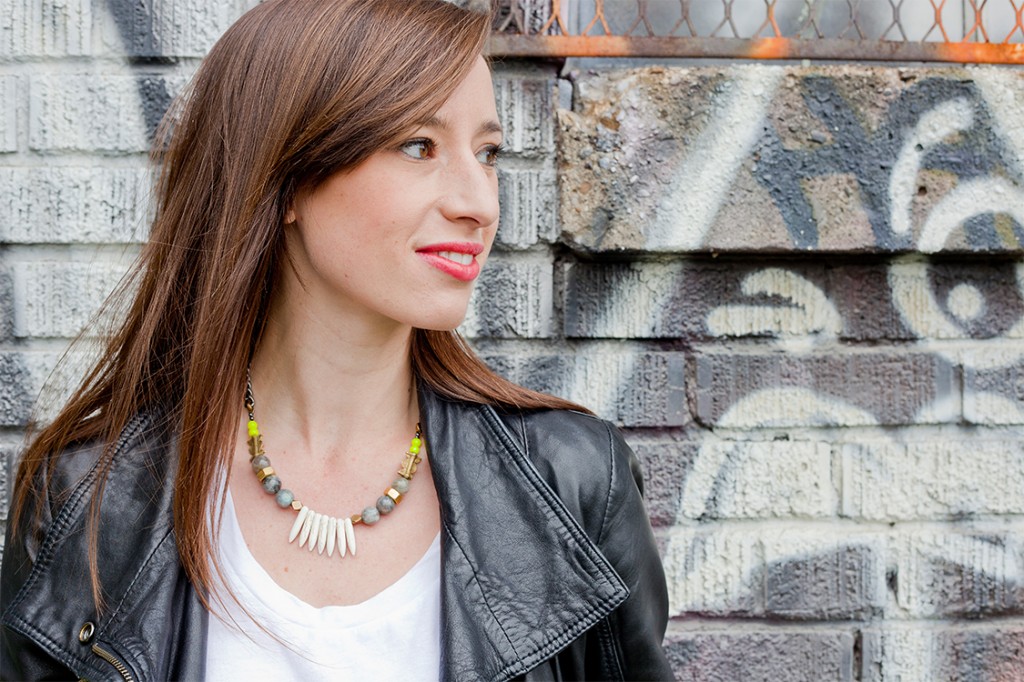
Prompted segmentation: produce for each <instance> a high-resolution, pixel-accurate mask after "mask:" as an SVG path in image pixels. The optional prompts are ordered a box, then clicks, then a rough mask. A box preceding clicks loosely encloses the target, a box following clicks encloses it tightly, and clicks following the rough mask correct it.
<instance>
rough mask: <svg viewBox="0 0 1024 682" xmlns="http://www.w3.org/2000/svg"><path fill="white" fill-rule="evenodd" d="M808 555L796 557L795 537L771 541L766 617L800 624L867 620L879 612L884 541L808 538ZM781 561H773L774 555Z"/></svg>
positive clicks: (809, 535)
mask: <svg viewBox="0 0 1024 682" xmlns="http://www.w3.org/2000/svg"><path fill="white" fill-rule="evenodd" d="M807 539H808V544H807V545H802V546H801V549H802V550H803V551H804V552H806V556H792V555H791V554H789V553H790V552H792V549H793V546H794V542H793V537H791V536H789V537H784V538H771V537H769V538H767V539H766V540H765V544H766V564H767V565H766V567H765V592H766V594H767V599H766V603H765V613H766V614H767V615H769V616H776V617H781V618H793V619H801V620H812V619H821V620H849V619H863V618H869V617H871V616H872V615H875V614H877V613H880V612H881V607H882V605H883V601H884V596H885V590H884V587H883V585H884V582H883V578H884V563H883V556H884V553H883V552H882V549H881V546H882V543H881V542H877V541H876V542H874V543H873V544H858V541H857V539H856V538H843V537H841V536H840V537H839V538H837V537H834V536H833V537H825V538H818V537H816V536H812V535H811V534H810V533H808V534H807ZM776 551H778V553H779V554H780V555H781V556H780V558H778V559H775V560H772V559H771V557H772V556H773V555H774V554H776Z"/></svg>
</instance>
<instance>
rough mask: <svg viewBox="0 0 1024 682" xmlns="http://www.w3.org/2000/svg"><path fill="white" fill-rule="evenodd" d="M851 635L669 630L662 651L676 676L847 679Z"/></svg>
mask: <svg viewBox="0 0 1024 682" xmlns="http://www.w3.org/2000/svg"><path fill="white" fill-rule="evenodd" d="M853 650H854V636H853V633H852V632H849V631H844V630H835V629H828V630H804V631H800V630H779V629H775V628H772V629H761V630H750V631H743V632H736V631H735V630H732V629H730V630H717V629H716V630H703V631H686V630H675V631H670V632H669V634H668V636H667V637H666V638H665V653H666V654H667V655H668V659H669V661H670V662H671V663H672V669H673V671H674V672H675V678H676V680H680V681H688V682H736V680H758V681H768V680H786V682H821V681H822V680H830V681H834V682H851V681H852V680H854V679H856V678H855V677H854V672H853V665H854V655H853Z"/></svg>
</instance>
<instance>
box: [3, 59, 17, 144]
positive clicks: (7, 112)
mask: <svg viewBox="0 0 1024 682" xmlns="http://www.w3.org/2000/svg"><path fill="white" fill-rule="evenodd" d="M19 102H20V100H19V98H18V78H17V77H16V76H0V107H2V108H0V152H16V151H18V106H19Z"/></svg>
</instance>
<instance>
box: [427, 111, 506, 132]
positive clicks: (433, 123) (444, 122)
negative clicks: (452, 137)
mask: <svg viewBox="0 0 1024 682" xmlns="http://www.w3.org/2000/svg"><path fill="white" fill-rule="evenodd" d="M423 127H424V128H439V129H441V130H444V131H449V130H451V128H452V126H451V123H449V122H448V119H446V118H443V117H441V116H431V117H430V118H428V119H427V120H426V121H424V122H423ZM503 132H504V131H503V130H502V127H501V124H500V123H498V122H497V121H495V120H494V119H491V120H489V121H484V122H483V123H481V124H480V126H479V127H478V128H477V129H476V134H477V135H483V134H485V133H499V134H501V133H503Z"/></svg>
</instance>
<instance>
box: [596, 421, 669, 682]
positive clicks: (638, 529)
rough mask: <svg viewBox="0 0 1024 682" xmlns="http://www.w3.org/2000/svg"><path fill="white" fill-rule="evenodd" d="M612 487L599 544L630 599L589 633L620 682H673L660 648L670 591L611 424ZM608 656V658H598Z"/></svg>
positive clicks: (630, 466) (635, 472)
mask: <svg viewBox="0 0 1024 682" xmlns="http://www.w3.org/2000/svg"><path fill="white" fill-rule="evenodd" d="M608 431H609V440H610V442H611V483H610V486H609V490H608V500H607V505H606V509H605V516H604V521H603V523H602V526H601V533H600V537H599V538H598V539H597V540H598V546H599V547H600V548H601V551H602V552H603V553H604V555H605V556H606V557H607V558H608V560H609V561H610V562H611V564H612V566H613V567H614V568H615V570H616V572H617V573H618V574H619V577H620V578H622V580H623V581H624V582H625V583H626V587H628V588H629V597H628V598H627V599H626V601H625V602H623V603H622V605H621V606H619V608H617V609H616V610H615V611H613V612H612V613H611V615H610V616H609V617H608V619H607V620H606V621H605V622H604V623H601V624H600V625H599V626H598V627H597V628H595V631H594V632H593V633H592V634H591V636H592V637H597V638H599V640H601V641H599V642H598V646H599V648H600V649H602V650H605V651H607V650H608V649H611V650H612V653H614V654H615V656H616V657H617V659H618V662H619V667H620V669H621V674H622V679H625V680H672V679H674V674H673V672H672V668H671V666H670V665H669V662H668V658H667V657H666V655H665V652H664V650H663V649H662V640H663V639H664V637H665V628H666V626H667V624H668V589H667V586H666V583H665V571H664V569H663V568H662V563H661V557H660V556H659V554H658V548H657V545H656V543H655V539H654V533H653V532H652V531H651V525H650V521H649V520H648V518H647V511H646V510H645V508H644V503H643V498H642V494H643V476H642V474H641V471H640V463H639V461H638V460H637V457H636V455H635V454H634V453H633V451H632V449H630V447H629V445H627V444H626V441H625V440H624V439H623V437H622V434H621V433H619V431H618V429H616V428H615V427H614V426H612V425H611V424H608ZM602 658H606V657H602Z"/></svg>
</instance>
